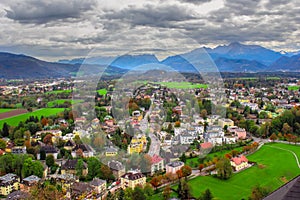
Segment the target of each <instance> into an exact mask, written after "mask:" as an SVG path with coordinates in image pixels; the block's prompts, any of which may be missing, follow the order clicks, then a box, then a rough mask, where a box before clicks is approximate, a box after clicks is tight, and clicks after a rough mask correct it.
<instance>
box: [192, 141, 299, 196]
mask: <svg viewBox="0 0 300 200" xmlns="http://www.w3.org/2000/svg"><path fill="white" fill-rule="evenodd" d="M270 146H271V147H270ZM272 146H278V147H280V148H284V149H289V150H292V151H294V152H295V153H297V152H298V153H297V155H298V157H299V158H300V146H292V145H288V144H266V145H265V146H263V147H262V148H261V149H260V150H259V151H257V152H256V153H254V154H252V155H250V156H249V157H248V159H249V160H250V161H254V162H257V165H255V166H253V167H251V168H249V169H246V170H244V171H242V172H239V173H237V174H234V175H233V176H232V177H231V178H230V179H229V180H220V179H218V178H214V177H211V176H205V177H197V178H194V179H192V180H190V181H189V185H190V186H191V190H192V194H193V195H194V196H195V197H198V196H200V194H201V193H202V192H203V191H204V190H206V189H207V188H209V189H210V190H211V191H212V193H213V195H214V196H215V197H217V199H222V200H223V199H224V200H226V199H228V200H235V199H237V200H240V199H242V198H244V199H248V197H249V196H250V193H251V189H252V188H253V187H254V186H255V185H258V184H259V185H262V186H267V187H269V188H270V189H271V190H275V189H277V188H278V187H280V186H281V185H283V184H284V183H285V181H288V180H291V179H292V178H294V177H296V176H297V175H299V174H300V169H299V168H298V166H297V164H296V159H295V158H294V156H293V154H291V153H290V152H287V151H283V150H279V149H275V148H272Z"/></svg>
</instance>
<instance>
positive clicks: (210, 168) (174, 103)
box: [0, 77, 300, 200]
mask: <svg viewBox="0 0 300 200" xmlns="http://www.w3.org/2000/svg"><path fill="white" fill-rule="evenodd" d="M116 82H117V81H116V80H114V79H112V80H105V81H100V82H99V83H98V85H97V88H95V90H93V91H94V93H95V97H94V101H95V106H94V108H92V109H91V108H90V106H89V102H86V100H84V99H82V98H80V96H79V95H74V94H72V93H73V91H75V90H76V89H75V88H74V85H76V80H73V79H71V78H70V79H48V80H43V81H40V80H39V81H28V82H25V81H24V80H22V81H18V80H13V81H5V80H3V81H1V82H0V85H1V86H0V94H1V96H0V99H1V100H0V107H1V109H0V129H1V132H0V133H1V139H0V174H1V176H0V192H1V193H0V194H1V196H0V198H3V199H31V198H33V199H38V198H40V199H119V200H120V199H213V197H217V198H218V199H223V196H222V195H221V194H220V193H218V191H217V189H216V188H215V187H209V185H207V186H204V185H205V182H203V183H201V184H202V186H203V187H201V188H199V187H198V186H197V181H198V180H199V182H200V181H201V180H208V179H213V180H214V181H224V182H225V181H230V180H232V179H234V178H236V179H237V178H238V176H243V174H245V173H247V172H250V171H251V170H252V171H251V172H252V173H255V170H256V171H259V170H265V171H264V173H272V170H273V169H271V168H269V166H268V165H269V163H268V164H265V163H263V162H264V161H261V160H260V159H259V156H258V155H259V154H260V152H262V151H267V150H268V148H269V150H270V152H271V153H274V152H276V150H277V151H279V150H278V149H280V148H281V149H286V150H288V151H292V152H296V151H299V150H300V149H299V148H300V147H298V146H297V145H299V142H300V137H299V135H300V132H299V131H300V102H299V98H300V93H299V91H300V90H299V89H300V81H299V80H298V79H297V78H295V77H252V78H247V77H245V78H226V79H224V95H225V96H226V102H224V105H218V104H217V102H215V99H216V98H217V97H216V96H215V94H214V93H213V91H212V89H211V88H210V85H208V84H205V83H204V82H201V81H200V82H197V83H196V82H192V81H186V82H176V81H171V80H167V81H160V82H151V81H150V82H149V81H140V82H138V85H139V86H138V87H135V88H134V91H127V93H128V95H129V96H128V98H125V99H124V101H122V99H119V98H116V94H117V92H116V91H117V90H118V88H116V85H117V83H116ZM126 87H127V86H126ZM77 92H78V91H77ZM222 109H223V110H224V111H225V112H218V110H222ZM86 110H92V111H93V112H94V113H95V116H94V115H91V114H90V113H89V112H88V111H86ZM124 113H125V114H124ZM276 148H277V149H276ZM283 153H286V152H283ZM278 154H279V153H278ZM287 155H289V154H288V152H287ZM270 157H272V156H270ZM269 159H272V158H269ZM291 160H294V158H293V157H291ZM297 160H298V159H297ZM270 162H273V160H270ZM278 162H282V164H283V163H284V162H285V161H283V160H281V161H278ZM287 162H289V161H287ZM291 162H294V163H295V161H291ZM278 164H279V163H278ZM270 165H271V164H270ZM288 167H289V166H285V168H284V169H282V171H281V172H279V174H280V175H279V177H278V183H277V185H274V186H273V187H272V188H269V187H268V186H269V185H268V184H263V185H258V183H259V182H257V183H256V182H251V183H250V184H249V185H248V187H250V188H247V189H246V190H241V192H240V193H239V194H235V195H240V196H235V197H236V198H237V199H243V198H244V199H246V198H248V197H249V198H250V199H259V198H261V197H263V196H267V195H268V194H269V193H271V192H273V191H274V190H276V189H278V188H279V187H280V186H282V185H283V184H285V183H287V182H288V181H290V180H291V179H293V178H294V177H296V176H298V175H299V174H300V170H299V168H296V169H295V170H291V171H293V172H291V173H288V174H287V169H286V168H288ZM294 168H295V167H294ZM294 168H293V169H294ZM267 170H269V171H267ZM278 170H280V169H278ZM258 174H260V172H258ZM258 178H259V177H257V179H258ZM260 178H265V179H266V180H265V181H261V182H266V183H268V182H269V181H270V180H271V179H272V178H274V177H260ZM193 181H194V184H193V185H192V184H191V182H193ZM195 183H196V184H195ZM221 183H222V182H220V184H221ZM245 184H247V183H245ZM232 190H233V192H232V193H234V192H235V191H239V189H232ZM275 192H276V191H275ZM232 193H229V194H228V196H229V197H230V195H232ZM255 195H258V196H259V195H261V196H259V197H257V196H255ZM221 197H222V198H221ZM224 199H230V198H226V196H225V197H224Z"/></svg>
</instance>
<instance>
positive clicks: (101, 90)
mask: <svg viewBox="0 0 300 200" xmlns="http://www.w3.org/2000/svg"><path fill="white" fill-rule="evenodd" d="M97 92H98V94H99V95H106V94H107V90H106V89H105V88H104V89H100V90H97Z"/></svg>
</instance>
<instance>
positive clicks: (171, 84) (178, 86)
mask: <svg viewBox="0 0 300 200" xmlns="http://www.w3.org/2000/svg"><path fill="white" fill-rule="evenodd" d="M157 83H158V84H161V85H164V86H166V87H168V88H173V89H198V88H207V87H208V85H207V84H201V83H190V82H157Z"/></svg>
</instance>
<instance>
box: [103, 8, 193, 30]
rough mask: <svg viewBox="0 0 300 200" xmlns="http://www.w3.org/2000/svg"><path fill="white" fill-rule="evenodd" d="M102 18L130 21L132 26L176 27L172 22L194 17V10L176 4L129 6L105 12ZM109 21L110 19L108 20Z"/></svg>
mask: <svg viewBox="0 0 300 200" xmlns="http://www.w3.org/2000/svg"><path fill="white" fill-rule="evenodd" d="M103 17H104V18H106V19H109V20H119V21H122V22H127V23H130V24H131V25H133V26H136V25H142V26H152V27H164V28H176V27H177V26H175V24H174V22H181V21H185V20H191V19H196V17H195V13H194V11H192V10H190V9H188V8H185V7H179V6H177V5H150V4H147V5H144V6H143V7H136V6H129V7H127V8H124V9H122V10H121V11H118V12H115V11H111V12H109V13H106V14H105V15H104V16H103ZM109 23H111V21H109Z"/></svg>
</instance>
